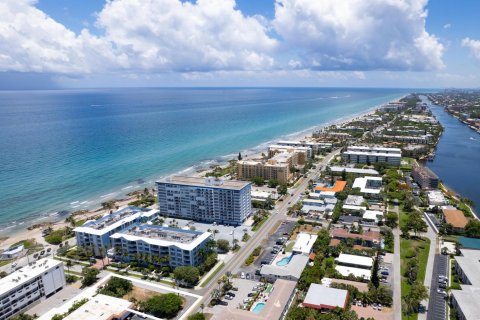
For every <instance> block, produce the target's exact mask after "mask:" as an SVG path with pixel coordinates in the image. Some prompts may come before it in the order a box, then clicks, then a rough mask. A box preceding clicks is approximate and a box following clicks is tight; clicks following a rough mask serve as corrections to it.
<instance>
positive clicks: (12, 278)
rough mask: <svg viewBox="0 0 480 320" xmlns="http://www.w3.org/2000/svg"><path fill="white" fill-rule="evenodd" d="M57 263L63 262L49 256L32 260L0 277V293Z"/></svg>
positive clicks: (61, 263)
mask: <svg viewBox="0 0 480 320" xmlns="http://www.w3.org/2000/svg"><path fill="white" fill-rule="evenodd" d="M59 265H63V262H62V261H58V260H53V259H49V258H45V259H40V260H38V261H36V262H33V263H32V265H30V266H25V267H23V268H21V269H19V270H17V271H15V272H13V273H11V274H9V275H8V276H6V277H4V278H2V279H0V294H4V293H7V292H8V291H10V290H12V289H15V288H16V287H19V286H22V285H23V284H24V283H25V282H28V281H30V280H31V279H33V278H35V277H38V276H39V275H41V274H42V273H44V272H46V271H48V270H51V269H53V268H55V267H56V266H59Z"/></svg>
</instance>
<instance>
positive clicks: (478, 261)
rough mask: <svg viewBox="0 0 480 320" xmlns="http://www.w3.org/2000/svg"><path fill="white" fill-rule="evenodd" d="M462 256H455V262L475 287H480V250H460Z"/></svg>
mask: <svg viewBox="0 0 480 320" xmlns="http://www.w3.org/2000/svg"><path fill="white" fill-rule="evenodd" d="M460 251H461V252H462V255H461V256H455V261H456V262H457V264H458V265H459V266H460V268H461V269H462V271H463V273H464V274H465V275H466V276H467V278H468V280H469V281H470V283H471V284H472V285H473V286H477V287H480V272H478V271H479V270H480V250H474V249H460Z"/></svg>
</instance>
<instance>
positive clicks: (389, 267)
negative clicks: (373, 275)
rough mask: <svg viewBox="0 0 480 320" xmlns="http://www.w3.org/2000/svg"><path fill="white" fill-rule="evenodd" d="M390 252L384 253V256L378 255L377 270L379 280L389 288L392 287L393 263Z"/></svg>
mask: <svg viewBox="0 0 480 320" xmlns="http://www.w3.org/2000/svg"><path fill="white" fill-rule="evenodd" d="M391 256H392V254H391V253H386V255H385V256H382V255H380V261H379V270H378V276H379V278H380V282H381V283H382V284H383V285H386V286H388V287H390V288H392V286H393V284H392V281H393V276H392V275H393V264H392V259H391Z"/></svg>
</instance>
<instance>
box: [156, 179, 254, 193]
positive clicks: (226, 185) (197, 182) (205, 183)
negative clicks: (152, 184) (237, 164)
mask: <svg viewBox="0 0 480 320" xmlns="http://www.w3.org/2000/svg"><path fill="white" fill-rule="evenodd" d="M157 183H171V184H179V185H185V186H194V187H205V188H219V189H234V190H241V189H243V188H245V187H246V186H248V185H250V184H251V183H250V182H246V181H238V180H224V179H219V178H215V177H208V178H201V177H185V176H172V177H168V178H165V179H163V180H160V181H158V182H157Z"/></svg>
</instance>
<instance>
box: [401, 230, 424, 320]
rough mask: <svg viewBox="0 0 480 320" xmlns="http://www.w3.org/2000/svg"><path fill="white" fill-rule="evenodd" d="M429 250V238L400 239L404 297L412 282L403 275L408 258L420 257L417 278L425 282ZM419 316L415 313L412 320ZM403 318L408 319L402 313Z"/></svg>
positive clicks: (411, 317)
mask: <svg viewBox="0 0 480 320" xmlns="http://www.w3.org/2000/svg"><path fill="white" fill-rule="evenodd" d="M415 248H418V249H419V250H418V255H416V254H415ZM429 250H430V240H429V239H427V238H419V239H403V238H402V239H400V261H401V265H400V272H401V275H402V297H403V296H404V295H406V294H407V293H408V291H409V290H410V284H409V283H408V282H407V281H406V279H405V278H404V277H403V275H404V273H405V268H406V265H407V260H408V259H411V258H413V257H414V256H417V257H418V264H419V266H418V267H419V273H418V277H417V279H418V281H419V282H420V283H423V281H424V280H425V272H426V268H427V261H428V252H429ZM417 317H418V314H413V315H411V316H410V320H415V319H417ZM402 319H404V320H408V317H407V316H406V315H404V314H403V313H402Z"/></svg>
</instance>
